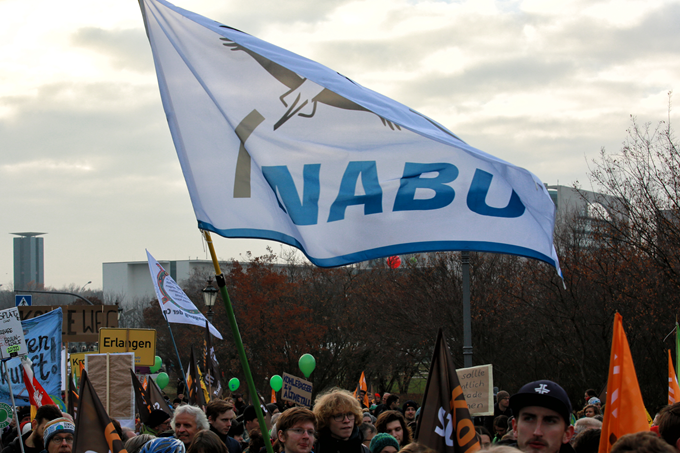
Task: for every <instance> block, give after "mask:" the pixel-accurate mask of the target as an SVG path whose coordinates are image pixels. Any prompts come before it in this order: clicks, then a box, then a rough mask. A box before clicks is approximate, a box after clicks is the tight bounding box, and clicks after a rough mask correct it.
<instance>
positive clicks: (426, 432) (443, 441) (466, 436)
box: [415, 329, 480, 453]
mask: <svg viewBox="0 0 680 453" xmlns="http://www.w3.org/2000/svg"><path fill="white" fill-rule="evenodd" d="M415 437H416V440H417V441H418V442H419V443H421V444H424V445H427V446H428V447H430V448H432V449H433V450H435V451H438V452H447V453H472V452H475V451H477V450H479V449H480V445H479V441H478V440H477V434H476V432H475V427H474V424H473V423H472V418H471V417H470V411H469V410H468V406H467V403H466V402H465V396H464V395H463V389H462V388H461V386H460V382H459V381H458V374H457V373H456V367H455V366H454V365H453V358H452V357H451V352H450V351H449V347H448V345H447V344H446V340H445V339H444V336H443V335H442V330H441V329H439V333H438V334H437V342H436V343H435V346H434V354H433V355H432V363H431V364H430V373H429V374H428V376H427V384H426V386H425V395H424V396H423V406H422V408H421V409H420V418H419V421H418V424H417V428H416V433H415Z"/></svg>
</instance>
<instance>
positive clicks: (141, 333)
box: [99, 328, 156, 366]
mask: <svg viewBox="0 0 680 453" xmlns="http://www.w3.org/2000/svg"><path fill="white" fill-rule="evenodd" d="M107 352H109V353H111V352H134V353H135V366H153V365H154V363H155V361H156V330H155V329H108V328H106V329H105V328H102V329H100V330H99V353H100V354H104V353H107Z"/></svg>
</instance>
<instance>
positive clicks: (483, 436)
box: [128, 426, 491, 453]
mask: <svg viewBox="0 0 680 453" xmlns="http://www.w3.org/2000/svg"><path fill="white" fill-rule="evenodd" d="M475 431H477V435H478V436H479V445H480V446H481V447H482V450H487V449H488V448H489V447H490V446H491V433H490V432H489V430H488V429H486V428H485V427H483V426H475ZM128 453H129V452H128Z"/></svg>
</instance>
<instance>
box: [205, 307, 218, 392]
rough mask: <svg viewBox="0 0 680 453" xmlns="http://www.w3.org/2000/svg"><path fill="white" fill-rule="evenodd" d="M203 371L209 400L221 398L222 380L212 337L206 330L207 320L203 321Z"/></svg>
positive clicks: (208, 330) (207, 329)
mask: <svg viewBox="0 0 680 453" xmlns="http://www.w3.org/2000/svg"><path fill="white" fill-rule="evenodd" d="M203 369H204V370H205V375H204V376H203V379H204V380H205V385H206V387H208V391H209V392H210V399H219V398H221V397H222V390H223V387H222V380H221V379H220V367H219V365H218V363H217V356H216V355H215V348H214V347H213V345H212V335H211V334H210V329H209V328H208V320H206V321H205V339H204V340H203Z"/></svg>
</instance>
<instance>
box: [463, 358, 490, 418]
mask: <svg viewBox="0 0 680 453" xmlns="http://www.w3.org/2000/svg"><path fill="white" fill-rule="evenodd" d="M456 373H457V374H458V380H459V381H460V387H461V388H462V389H463V396H465V402H466V403H467V405H468V410H469V411H470V415H472V416H473V417H477V416H482V415H493V366H492V365H490V364H489V365H479V366H473V367H470V368H460V369H458V370H456Z"/></svg>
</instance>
